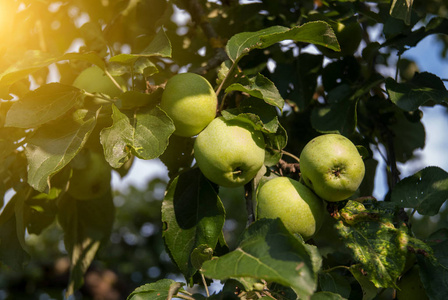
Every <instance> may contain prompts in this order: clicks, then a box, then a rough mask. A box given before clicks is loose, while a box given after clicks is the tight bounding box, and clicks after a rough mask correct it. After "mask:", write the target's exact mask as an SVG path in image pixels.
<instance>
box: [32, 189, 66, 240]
mask: <svg viewBox="0 0 448 300" xmlns="http://www.w3.org/2000/svg"><path fill="white" fill-rule="evenodd" d="M60 193H61V189H60V188H55V187H52V188H51V189H50V190H49V192H48V194H45V193H37V195H34V196H33V197H31V198H29V199H27V201H26V203H25V204H26V206H25V209H26V211H27V218H26V228H27V230H28V233H30V234H31V233H32V234H37V235H38V234H40V233H41V232H42V231H43V230H44V229H45V228H47V227H48V226H50V225H51V224H52V223H53V222H54V220H55V218H56V214H57V203H56V200H57V198H58V197H59V195H60Z"/></svg>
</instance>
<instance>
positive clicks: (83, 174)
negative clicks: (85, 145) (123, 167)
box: [67, 151, 111, 200]
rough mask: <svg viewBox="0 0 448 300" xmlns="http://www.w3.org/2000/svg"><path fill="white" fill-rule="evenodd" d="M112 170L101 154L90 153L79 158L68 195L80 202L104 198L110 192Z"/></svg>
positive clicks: (74, 168)
mask: <svg viewBox="0 0 448 300" xmlns="http://www.w3.org/2000/svg"><path fill="white" fill-rule="evenodd" d="M110 180H111V168H110V165H109V164H108V163H107V162H106V160H105V159H104V157H103V155H101V154H100V153H97V152H94V151H89V152H88V153H86V154H85V155H83V156H81V157H79V158H78V164H75V166H74V167H73V175H72V177H71V179H70V185H69V188H68V191H67V193H68V194H69V195H70V196H72V197H73V198H75V199H78V200H89V199H95V198H99V197H101V196H103V195H104V194H105V193H106V192H107V191H109V190H110V188H111V187H110Z"/></svg>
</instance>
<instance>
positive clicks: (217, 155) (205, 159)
mask: <svg viewBox="0 0 448 300" xmlns="http://www.w3.org/2000/svg"><path fill="white" fill-rule="evenodd" d="M264 148H265V142H264V138H263V134H262V133H261V132H259V131H256V130H254V129H253V127H252V126H251V125H249V124H248V123H245V122H243V121H241V120H237V119H233V120H225V119H224V118H223V117H219V118H216V119H214V120H213V121H212V122H211V123H210V124H209V125H208V126H207V127H206V128H205V129H204V130H203V131H202V132H201V133H200V134H199V135H198V137H197V138H196V141H195V143H194V157H195V159H196V162H197V164H198V166H199V168H200V169H201V171H202V173H203V174H204V175H205V177H207V178H208V179H209V180H211V181H213V182H214V183H216V184H218V185H221V186H224V187H237V186H242V185H244V184H246V183H248V182H249V181H250V180H252V178H254V177H255V175H257V172H258V171H259V170H260V169H261V167H262V166H263V164H264V156H265V150H264Z"/></svg>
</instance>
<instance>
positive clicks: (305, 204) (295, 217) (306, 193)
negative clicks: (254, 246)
mask: <svg viewBox="0 0 448 300" xmlns="http://www.w3.org/2000/svg"><path fill="white" fill-rule="evenodd" d="M323 216H324V203H323V201H322V200H321V199H319V198H318V197H317V196H316V195H315V194H314V193H313V192H312V191H311V190H310V189H309V188H307V187H306V186H305V185H303V184H301V183H300V182H298V181H296V180H293V179H291V178H288V177H277V178H274V179H271V180H269V181H268V182H266V183H265V184H263V185H262V186H261V187H260V189H259V191H258V194H257V219H261V218H270V219H274V218H280V219H281V220H282V221H283V223H284V224H285V226H286V228H287V229H288V230H289V231H291V232H292V233H298V234H300V235H301V236H302V237H303V239H304V240H307V239H309V238H311V237H312V236H313V235H314V234H315V233H316V232H317V231H318V230H319V228H320V227H321V225H322V222H323Z"/></svg>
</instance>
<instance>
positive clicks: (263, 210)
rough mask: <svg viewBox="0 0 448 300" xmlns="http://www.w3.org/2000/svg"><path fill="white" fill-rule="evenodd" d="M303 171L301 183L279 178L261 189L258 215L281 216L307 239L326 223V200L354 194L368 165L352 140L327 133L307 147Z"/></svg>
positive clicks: (302, 157) (284, 221)
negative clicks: (365, 164)
mask: <svg viewBox="0 0 448 300" xmlns="http://www.w3.org/2000/svg"><path fill="white" fill-rule="evenodd" d="M300 171H301V177H300V178H301V179H300V182H299V181H296V180H293V179H290V178H285V177H277V178H275V179H272V180H270V181H268V182H267V183H265V184H264V185H262V186H261V187H260V188H259V190H258V194H257V201H258V205H257V218H280V219H281V220H282V221H283V223H284V224H285V226H286V228H288V229H289V230H290V231H291V232H294V233H298V234H300V235H301V236H302V237H303V238H304V239H305V240H307V239H309V238H311V237H312V236H313V235H314V234H315V233H317V231H318V230H319V228H320V227H321V225H322V223H323V216H324V208H325V201H328V202H335V201H341V200H345V199H347V198H348V197H350V196H352V195H353V194H354V193H355V192H356V190H357V189H358V187H359V185H360V184H361V182H362V180H363V178H364V173H365V166H364V162H363V160H362V158H361V156H360V155H359V152H358V150H357V148H356V146H355V145H354V144H353V143H352V142H351V141H350V140H349V139H347V138H346V137H344V136H342V135H339V134H324V135H321V136H318V137H316V138H314V139H313V140H311V141H310V142H308V143H307V144H306V145H305V147H304V148H303V150H302V152H301V154H300ZM323 200H325V201H323Z"/></svg>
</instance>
